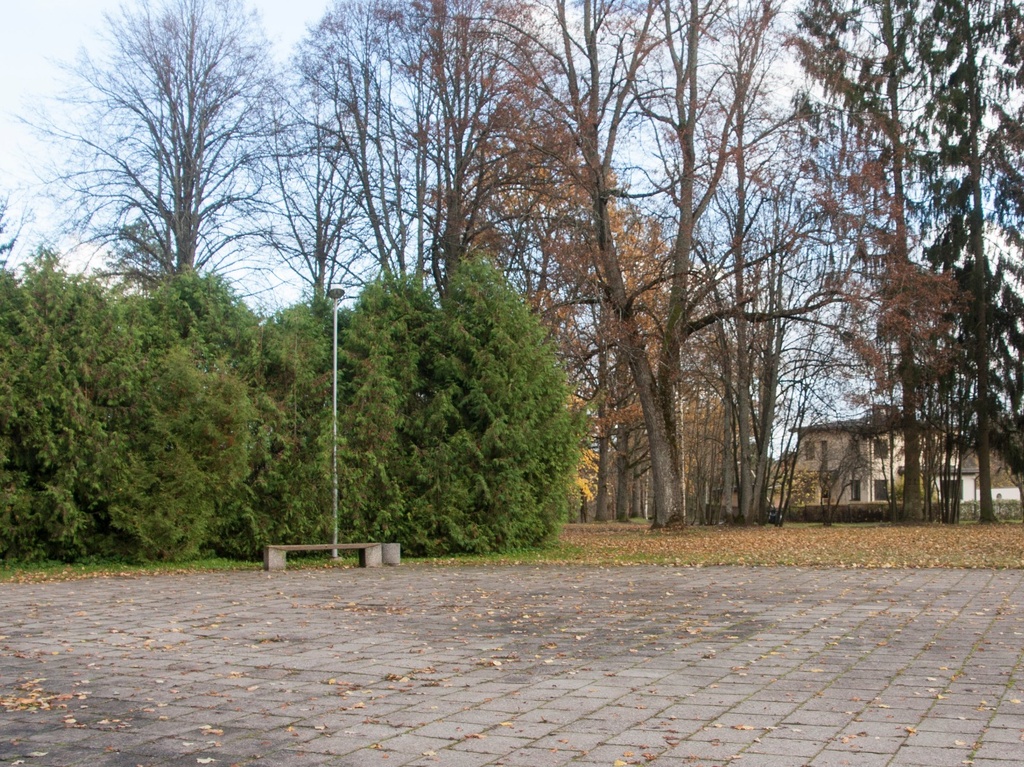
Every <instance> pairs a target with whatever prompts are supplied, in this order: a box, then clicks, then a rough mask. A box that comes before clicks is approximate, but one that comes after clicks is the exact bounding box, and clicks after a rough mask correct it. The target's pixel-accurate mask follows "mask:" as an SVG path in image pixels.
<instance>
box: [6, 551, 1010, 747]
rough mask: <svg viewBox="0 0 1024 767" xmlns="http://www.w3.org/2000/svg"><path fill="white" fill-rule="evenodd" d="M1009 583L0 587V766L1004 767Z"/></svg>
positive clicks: (405, 581) (450, 577)
mask: <svg viewBox="0 0 1024 767" xmlns="http://www.w3.org/2000/svg"><path fill="white" fill-rule="evenodd" d="M1022 650H1024V572H1022V571H984V570H885V569H881V570H863V569H849V570H832V569H799V568H782V567H780V568H742V567H722V568H670V567H621V568H616V567H608V568H599V567H559V566H515V567H502V566H492V567H453V568H440V567H432V566H426V565H422V564H416V563H411V564H410V563H405V564H402V565H401V566H399V567H390V568H379V569H358V568H354V567H333V568H321V569H308V570H301V569H292V570H287V571H285V572H279V573H264V572H262V571H260V570H259V569H258V566H254V567H253V570H252V572H229V573H214V574H202V575H159V576H138V577H119V578H104V579H95V580H80V581H73V582H65V583H47V584H10V583H5V584H0V699H2V701H3V704H2V706H0V765H8V764H9V765H28V766H29V767H36V766H38V767H43V766H44V765H54V766H57V765H83V766H87V767H103V766H104V765H123V766H124V767H134V766H135V765H147V766H149V765H180V766H182V767H186V766H187V767H196V765H213V766H214V767H228V766H229V765H253V766H255V765H274V766H276V767H292V766H298V765H338V766H344V767H366V766H367V765H369V766H370V767H374V766H376V765H382V766H384V767H399V765H417V766H421V765H422V766H424V767H427V766H429V767H434V766H435V765H440V766H441V767H481V766H482V765H507V766H508V767H513V766H521V767H558V766H560V765H593V766H597V765H600V766H601V767H623V766H624V765H637V764H655V765H686V766H689V767H710V766H711V765H715V766H720V765H736V766H737V767H767V766H769V765H770V766H771V767H802V766H803V765H810V766H811V767H836V766H839V765H854V766H856V767H876V766H878V767H882V766H883V765H884V766H891V767H896V766H897V765H899V766H901V767H903V766H905V767H910V766H911V765H916V766H919V767H946V766H949V767H953V766H954V765H974V766H975V767H1011V766H1013V767H1016V766H1017V765H1021V764H1024V703H1022V701H1024V667H1022Z"/></svg>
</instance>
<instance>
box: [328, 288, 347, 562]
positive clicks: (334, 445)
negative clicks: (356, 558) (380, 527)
mask: <svg viewBox="0 0 1024 767" xmlns="http://www.w3.org/2000/svg"><path fill="white" fill-rule="evenodd" d="M327 295H328V297H330V299H331V300H332V301H334V386H333V387H332V394H331V400H332V401H333V403H334V420H333V434H334V438H333V439H332V440H331V491H332V495H333V501H334V539H333V540H332V541H331V543H333V544H334V545H335V546H337V545H338V301H339V300H341V298H342V297H343V296H344V295H345V291H344V290H343V289H341V288H336V287H332V288H328V289H327ZM331 556H332V557H333V558H334V559H337V558H338V550H337V549H332V550H331Z"/></svg>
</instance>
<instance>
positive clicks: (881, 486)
mask: <svg viewBox="0 0 1024 767" xmlns="http://www.w3.org/2000/svg"><path fill="white" fill-rule="evenodd" d="M875 500H876V501H888V500H889V483H888V482H886V481H885V480H884V479H876V480H875Z"/></svg>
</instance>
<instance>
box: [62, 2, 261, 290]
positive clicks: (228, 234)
mask: <svg viewBox="0 0 1024 767" xmlns="http://www.w3.org/2000/svg"><path fill="white" fill-rule="evenodd" d="M103 42H104V44H105V47H104V50H103V52H102V53H101V54H99V55H98V56H92V55H89V54H88V53H84V52H83V53H82V54H81V56H80V57H79V59H78V60H77V62H76V63H75V64H74V66H69V67H68V71H69V73H70V74H71V76H72V78H73V83H74V84H73V85H72V86H71V89H70V90H69V91H68V93H67V95H66V96H65V97H64V102H65V104H64V106H65V107H66V108H70V117H68V118H67V119H66V120H65V121H63V122H61V123H56V122H54V121H50V122H49V123H48V124H46V125H44V126H43V128H44V130H45V131H46V133H48V134H49V136H51V137H52V138H53V139H54V140H55V141H58V142H60V143H61V151H62V152H69V153H70V165H69V166H68V167H61V168H58V169H57V172H56V175H57V177H58V178H59V180H60V181H61V182H63V184H64V185H65V187H66V188H67V190H68V191H69V193H70V197H71V198H72V199H73V200H74V203H75V210H77V211H80V215H78V218H77V222H76V223H78V224H80V225H83V226H84V227H85V228H86V230H87V231H88V232H89V233H90V234H91V235H92V236H93V237H94V238H96V239H97V240H99V241H101V242H107V243H110V242H117V241H119V240H121V241H127V244H128V247H126V248H123V249H122V251H121V256H120V258H119V259H118V262H117V263H116V264H114V268H115V270H116V271H119V272H122V273H124V274H126V275H128V276H130V277H133V278H140V279H150V280H151V279H153V278H154V277H160V276H164V275H170V274H179V273H182V272H186V271H192V270H201V269H204V268H216V267H218V266H224V265H225V264H226V263H227V262H228V261H229V260H230V259H231V258H233V257H235V256H237V246H238V243H239V240H240V238H242V237H243V236H244V235H246V234H248V233H249V232H250V231H251V230H250V228H249V226H248V225H247V223H246V222H245V218H246V214H247V213H248V211H249V206H250V204H251V203H252V202H253V200H254V198H255V195H256V194H257V192H258V191H259V189H260V186H261V181H260V175H259V171H258V168H259V163H258V162H257V161H258V158H259V156H260V154H261V152H262V151H263V147H264V140H265V137H266V133H267V129H268V123H267V121H266V120H265V112H264V107H265V106H266V105H267V104H268V103H269V96H270V84H271V80H270V75H269V66H268V46H267V43H266V40H265V38H264V37H263V35H262V32H261V31H260V28H259V26H258V24H257V20H256V18H255V17H254V15H253V14H252V12H250V11H249V10H248V9H247V8H246V6H245V4H244V1H243V0H143V2H142V3H141V4H140V5H139V6H138V7H128V6H123V7H122V8H121V9H120V10H119V11H118V12H117V13H115V14H112V15H110V16H108V17H107V18H106V35H105V39H104V41H103Z"/></svg>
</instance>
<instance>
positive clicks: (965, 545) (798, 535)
mask: <svg viewBox="0 0 1024 767" xmlns="http://www.w3.org/2000/svg"><path fill="white" fill-rule="evenodd" d="M542 559H544V560H550V561H564V562H577V563H580V564H640V563H658V564H675V565H799V566H804V567H807V566H830V567H992V568H1006V567H1012V568H1021V567H1024V527H1022V526H1021V525H1020V524H1003V525H960V526H956V527H950V526H942V525H929V526H907V527H903V526H897V527H887V526H853V525H850V526H847V525H838V526H834V527H822V526H819V525H808V526H803V525H799V526H786V527H782V528H775V527H750V528H736V527H688V528H685V529H681V530H672V531H657V532H652V531H650V530H649V529H648V528H646V527H644V526H639V525H567V526H566V527H565V529H564V531H563V532H562V535H561V538H560V541H559V544H558V545H557V546H556V547H554V548H553V549H551V550H550V551H548V552H546V553H545V555H544V556H542Z"/></svg>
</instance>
